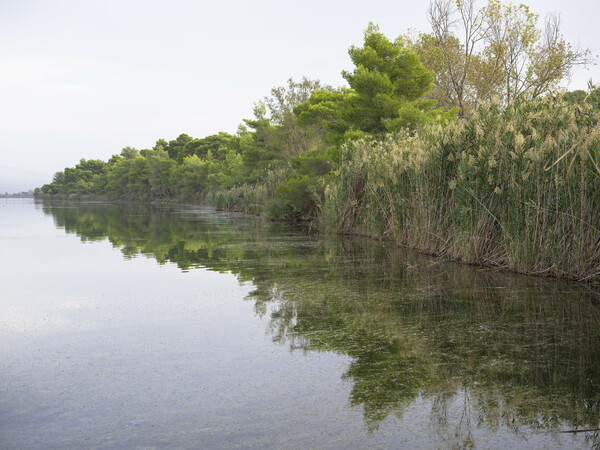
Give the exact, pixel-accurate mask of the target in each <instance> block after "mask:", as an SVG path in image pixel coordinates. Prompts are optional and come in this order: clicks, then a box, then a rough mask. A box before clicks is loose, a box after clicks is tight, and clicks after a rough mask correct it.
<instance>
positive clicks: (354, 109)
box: [36, 0, 600, 279]
mask: <svg viewBox="0 0 600 450" xmlns="http://www.w3.org/2000/svg"><path fill="white" fill-rule="evenodd" d="M428 16H429V17H428V19H429V22H430V23H431V24H432V31H431V33H428V34H427V33H422V34H419V35H418V36H400V37H398V38H397V39H396V40H394V41H391V40H389V39H388V38H387V37H385V36H384V35H383V34H382V33H380V31H379V29H378V28H377V26H375V25H373V24H369V26H368V28H367V29H366V31H365V33H364V43H363V46H362V47H356V46H352V47H351V48H350V49H349V55H350V58H351V60H352V62H353V63H354V70H353V71H344V72H343V73H342V74H343V77H344V78H345V80H346V81H347V83H348V87H340V88H333V87H331V86H324V85H322V84H321V83H320V82H319V81H314V80H309V79H307V78H304V79H302V80H301V81H300V82H294V81H293V80H292V79H290V80H289V81H288V84H287V86H284V87H279V88H274V89H273V90H272V91H271V95H270V96H268V97H265V98H264V99H263V100H261V101H259V102H257V103H256V104H255V108H254V117H253V118H252V119H246V120H244V121H243V122H244V123H243V124H242V125H241V126H240V127H239V129H238V131H237V133H236V134H235V135H231V134H228V133H223V132H222V133H219V134H216V135H212V136H208V137H205V138H202V139H195V138H192V137H190V136H188V135H185V134H182V135H180V136H179V137H178V138H177V139H175V140H172V141H166V140H163V139H160V140H158V141H157V142H156V145H155V146H154V147H153V148H151V149H145V150H136V149H133V148H130V147H127V148H125V149H123V151H122V152H121V154H120V155H115V156H113V157H112V158H111V159H110V160H109V161H107V162H103V161H99V160H81V161H80V163H79V164H78V165H76V166H75V167H74V168H66V169H65V170H64V171H62V172H58V173H57V174H55V176H54V179H53V181H52V182H51V183H49V184H47V185H44V186H43V187H42V188H41V189H38V190H36V195H38V196H50V197H55V196H60V197H66V198H91V197H94V198H106V199H109V200H126V201H141V202H146V201H152V200H166V199H172V200H178V201H192V202H207V203H210V204H213V205H215V206H217V207H219V208H223V209H229V210H240V211H245V212H250V213H254V214H264V215H266V216H268V217H271V218H278V219H294V220H314V221H316V222H317V223H319V224H321V226H322V227H323V228H326V229H330V230H333V231H336V232H342V233H361V234H368V235H373V236H378V237H388V238H392V239H394V240H395V241H397V242H398V243H401V244H403V245H407V246H411V247H414V248H417V249H420V250H422V251H427V252H430V253H433V254H438V255H448V256H451V257H453V258H456V259H461V260H464V261H468V262H474V263H484V264H493V265H497V266H502V267H510V268H511V269H513V270H519V271H525V272H535V273H541V274H542V273H543V274H549V275H557V276H567V277H572V278H578V279H598V277H600V231H599V230H600V194H599V192H600V189H599V188H600V184H599V183H600V169H599V168H600V150H599V137H600V127H599V125H598V123H599V119H600V90H599V89H598V88H595V87H594V86H592V85H591V83H590V86H589V90H588V92H585V91H575V92H569V93H565V94H558V93H557V91H556V87H557V85H558V83H559V82H560V81H561V80H562V79H563V78H564V77H565V76H567V75H568V74H569V72H570V70H571V69H572V68H573V67H574V66H575V65H578V64H584V63H587V62H589V61H590V52H589V50H580V49H576V48H573V47H572V46H571V45H570V44H568V43H567V42H565V41H564V39H563V38H562V35H561V34H560V30H559V26H560V24H559V22H558V20H557V19H553V18H549V19H548V20H547V21H546V23H545V27H544V28H543V29H538V27H537V15H535V14H533V13H532V12H531V11H530V10H529V8H528V7H526V6H525V5H519V6H514V5H510V4H509V5H503V4H502V3H500V2H498V1H495V0H492V1H490V2H489V3H488V5H487V6H485V7H483V8H481V9H477V8H475V5H474V1H466V2H457V3H454V2H448V1H443V0H434V1H432V2H431V4H430V8H429V11H428ZM458 36H466V38H459V37H458ZM540 248H542V249H543V250H542V251H539V250H540ZM557 261H558V262H557Z"/></svg>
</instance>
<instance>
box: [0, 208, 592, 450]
mask: <svg viewBox="0 0 600 450" xmlns="http://www.w3.org/2000/svg"><path fill="white" fill-rule="evenodd" d="M0 251H1V253H0V254H1V255H2V258H1V260H0V351H1V360H0V364H1V365H0V380H1V384H0V448H7V449H13V448H43V449H48V448H61V449H64V448H248V447H254V448H292V449H293V448H451V447H475V448H512V449H514V448H548V447H551V448H591V447H594V446H596V447H598V446H600V437H599V435H598V432H597V431H596V432H594V431H588V432H578V433H564V431H570V430H575V429H577V430H581V429H597V428H598V425H599V421H600V291H599V289H598V288H597V287H592V286H587V285H580V284H577V283H569V282H564V281H558V280H546V279H540V278H533V277H527V276H521V275H515V274H507V273H500V272H495V271H493V270H490V269H482V268H477V267H468V266H461V265H458V264H454V263H451V262H444V261H440V260H437V259H432V258H428V257H425V256H422V255H418V254H415V253H412V252H410V251H406V250H402V249H397V248H394V247H393V246H391V245H389V244H385V243H384V244H383V245H381V244H379V243H377V242H375V241H370V240H363V239H343V240H340V239H334V238H323V237H319V236H317V235H315V234H313V233H310V232H309V230H303V229H299V228H294V227H292V226H290V225H286V224H280V223H272V222H268V221H265V220H263V219H260V218H256V217H248V216H244V215H239V214H229V213H220V212H215V211H214V210H212V209H209V208H199V207H183V206H161V205H157V206H152V207H140V206H137V207H131V206H130V207H126V206H118V205H100V204H87V205H42V204H39V203H37V204H36V203H34V202H33V201H31V200H15V199H0Z"/></svg>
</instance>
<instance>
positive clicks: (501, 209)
mask: <svg viewBox="0 0 600 450" xmlns="http://www.w3.org/2000/svg"><path fill="white" fill-rule="evenodd" d="M599 119H600V112H599V111H598V110H597V109H595V110H594V109H592V108H591V107H590V106H588V105H587V104H583V105H573V104H568V103H566V102H564V101H563V100H561V99H554V98H545V99H540V100H534V101H529V102H523V103H519V104H515V105H512V106H509V107H507V108H502V107H500V106H499V105H498V104H490V105H487V106H485V107H482V108H481V109H480V110H479V111H478V113H477V114H475V115H474V116H472V117H470V118H469V120H463V121H459V122H457V123H454V124H450V125H448V126H446V127H444V128H442V127H441V126H431V127H429V128H424V129H421V130H420V131H419V132H418V133H417V134H415V135H409V134H398V135H394V136H388V137H387V138H386V139H384V140H381V141H375V140H361V141H356V142H352V143H349V144H348V145H347V146H346V147H345V149H344V151H343V157H342V162H341V166H340V168H339V170H338V171H337V172H336V174H335V175H334V177H333V179H332V182H331V183H330V185H329V187H328V189H327V190H326V199H325V204H324V206H323V209H322V211H321V225H322V227H323V228H325V229H329V230H333V231H336V232H339V233H355V234H364V235H369V236H375V237H380V238H391V239H393V240H394V241H396V242H397V243H398V244H400V245H404V246H408V247H412V248H415V249H418V250H420V251H423V252H427V253H431V254H435V255H443V256H448V257H450V258H453V259H456V260H460V261H464V262H467V263H477V264H485V265H494V266H500V267H506V268H508V269H511V270H515V271H519V272H526V273H533V274H544V275H550V276H557V277H568V278H575V279H579V280H596V281H597V280H599V279H600V125H599Z"/></svg>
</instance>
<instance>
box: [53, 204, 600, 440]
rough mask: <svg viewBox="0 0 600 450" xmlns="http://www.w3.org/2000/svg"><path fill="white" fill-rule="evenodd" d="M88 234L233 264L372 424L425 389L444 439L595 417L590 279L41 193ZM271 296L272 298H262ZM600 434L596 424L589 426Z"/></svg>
mask: <svg viewBox="0 0 600 450" xmlns="http://www.w3.org/2000/svg"><path fill="white" fill-rule="evenodd" d="M44 212H45V213H46V214H48V215H51V216H52V217H53V218H54V221H55V223H56V225H57V226H59V227H62V228H64V229H65V230H66V232H68V233H76V234H77V235H78V236H79V237H80V238H81V240H82V241H95V240H102V239H108V240H109V241H110V242H111V243H112V245H113V246H114V247H117V248H119V249H120V250H121V252H122V253H123V255H124V256H125V257H126V258H134V257H136V256H138V255H146V256H148V257H152V258H154V259H156V261H157V262H158V263H159V264H165V263H167V262H169V263H174V264H177V266H178V267H179V268H181V269H182V270H184V271H186V270H190V269H193V268H195V267H205V268H209V269H210V270H214V271H219V272H231V273H233V274H235V275H236V276H237V277H238V279H239V280H240V281H249V282H252V283H253V285H254V286H255V287H256V288H255V290H254V291H253V292H252V294H251V295H250V296H249V297H248V300H250V301H252V302H254V307H255V311H256V312H257V313H258V314H260V315H265V314H267V311H271V312H270V313H269V314H270V326H269V327H270V333H271V335H272V337H273V340H274V341H275V342H279V343H282V344H285V345H289V346H290V348H292V349H298V350H300V351H333V352H336V353H338V354H344V355H348V356H350V357H351V358H352V362H351V364H350V365H349V367H348V369H347V371H346V373H345V374H344V378H345V379H347V380H349V381H350V382H351V383H352V391H351V395H350V398H349V403H350V404H351V405H353V406H356V407H360V408H362V410H363V415H364V420H365V423H366V425H367V426H368V428H369V430H371V431H375V430H377V429H378V427H379V426H380V425H381V424H382V422H383V421H384V420H385V419H386V418H387V417H388V416H390V415H395V416H397V417H399V418H401V417H402V416H403V413H404V412H405V410H406V409H407V408H408V407H410V406H411V405H414V404H417V403H419V402H423V401H426V402H427V403H428V405H429V412H428V414H429V417H428V420H429V424H430V427H431V431H432V432H433V433H435V434H437V435H438V436H439V437H440V438H442V439H443V440H444V441H445V442H449V443H452V445H459V446H468V445H471V444H473V442H474V437H473V433H474V431H475V430H482V429H483V430H488V431H496V430H498V429H507V430H512V431H513V432H515V433H520V432H522V431H523V430H524V429H526V430H529V432H531V431H532V430H533V431H536V430H537V431H539V432H546V431H558V430H572V429H576V428H585V429H595V428H598V424H599V421H600V369H599V368H600V346H599V345H598V344H599V343H600V306H599V305H600V294H599V290H598V289H597V288H595V287H592V286H585V285H578V284H573V283H564V282H560V281H556V280H544V279H537V278H530V277H525V276H518V275H511V274H505V273H497V272H494V271H491V270H486V269H477V268H472V267H464V266H459V265H456V264H453V263H448V262H443V261H437V260H435V259H431V258H427V257H424V256H421V255H417V254H414V253H412V252H409V251H404V250H402V249H396V248H390V247H388V246H382V245H379V244H378V243H376V242H373V241H369V240H361V239H345V240H335V239H327V240H322V239H317V238H315V237H311V236H310V235H308V234H307V233H305V232H303V231H302V230H298V229H295V228H292V227H290V226H287V225H284V224H278V223H270V222H265V221H263V220H261V219H259V218H252V217H247V216H242V215H235V214H215V213H214V212H212V211H210V210H206V209H189V208H188V209H185V208H178V207H166V206H157V207H141V206H138V207H134V208H132V207H128V208H122V207H119V206H114V205H88V206H78V207H63V206H52V205H45V206H44ZM268 305H271V306H272V308H267V306H268ZM587 435H588V438H589V439H590V440H591V441H590V442H591V443H593V444H595V445H598V442H599V438H598V433H597V432H596V433H593V432H591V433H587Z"/></svg>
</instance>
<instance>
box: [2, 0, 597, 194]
mask: <svg viewBox="0 0 600 450" xmlns="http://www.w3.org/2000/svg"><path fill="white" fill-rule="evenodd" d="M514 3H519V2H514ZM524 3H526V4H528V5H529V6H530V7H531V9H532V10H533V11H534V12H536V13H538V14H540V16H541V18H543V17H544V16H545V15H546V14H547V13H549V12H554V13H557V14H560V16H561V19H562V30H563V34H564V35H565V37H566V38H567V40H568V41H569V42H572V43H578V42H579V43H580V44H581V45H582V46H583V47H589V48H591V49H592V50H593V52H594V54H597V53H600V32H598V17H600V2H599V1H598V0H571V1H569V2H565V1H564V0H529V1H524ZM479 4H480V5H483V4H484V2H483V1H481V0H480V3H479ZM428 5H429V1H428V0H412V1H407V0H394V1H392V0H370V1H368V2H367V1H365V0H360V1H357V0H344V1H338V0H334V1H328V0H319V1H316V0H304V1H302V2H300V1H296V2H288V1H284V0H255V1H241V0H239V1H238V0H211V1H206V0H198V1H191V0H189V1H184V0H171V1H158V0H116V1H111V0H105V1H97V0H94V1H88V0H53V1H41V0H40V1H36V0H0V192H5V191H8V192H13V191H20V190H27V189H30V188H34V187H37V186H40V185H41V184H44V183H47V182H49V181H51V179H52V175H53V174H54V173H55V172H56V171H58V170H62V169H63V168H64V167H65V166H74V165H75V164H77V162H78V161H79V159H80V158H86V159H96V158H100V159H103V160H106V159H108V158H109V157H110V156H111V155H113V154H115V153H120V151H121V149H122V148H123V147H125V146H132V147H135V148H138V149H141V148H149V147H152V146H153V145H154V143H155V142H156V140H157V139H159V138H164V139H167V140H170V139H174V138H176V137H177V136H178V135H179V134H181V133H187V134H189V135H191V136H193V137H204V136H207V135H210V134H214V133H217V132H219V131H227V132H230V133H234V132H235V131H236V129H237V126H238V124H239V123H241V121H242V119H243V118H250V117H251V116H252V105H253V103H254V102H255V101H256V100H259V99H260V98H262V97H263V96H265V95H268V94H269V92H270V89H271V88H272V87H275V86H281V85H284V84H285V83H286V80H287V79H288V78H290V77H293V78H295V79H300V78H301V77H302V76H304V75H306V76H308V77H309V78H312V79H319V80H321V81H322V82H325V83H327V84H331V85H334V86H341V85H344V84H345V82H344V80H343V79H342V77H341V74H340V73H341V71H342V70H343V69H351V67H352V64H351V62H350V59H349V57H348V53H347V50H348V47H350V45H352V44H356V45H361V44H362V33H363V30H364V29H365V28H366V26H367V24H368V22H369V21H373V22H375V23H377V24H379V25H380V28H381V31H382V32H383V33H384V34H386V36H388V37H390V38H395V37H397V36H398V35H400V34H403V33H405V32H406V31H407V30H408V29H414V30H417V31H429V24H428V23H427V20H426V11H427V7H428ZM599 67H600V66H597V65H596V66H591V67H589V68H588V69H587V70H584V69H579V70H577V71H576V72H575V73H574V76H573V79H572V81H571V83H570V85H569V89H584V88H585V87H586V82H587V80H588V79H590V78H592V79H593V80H594V82H595V83H598V82H600V68H599Z"/></svg>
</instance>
